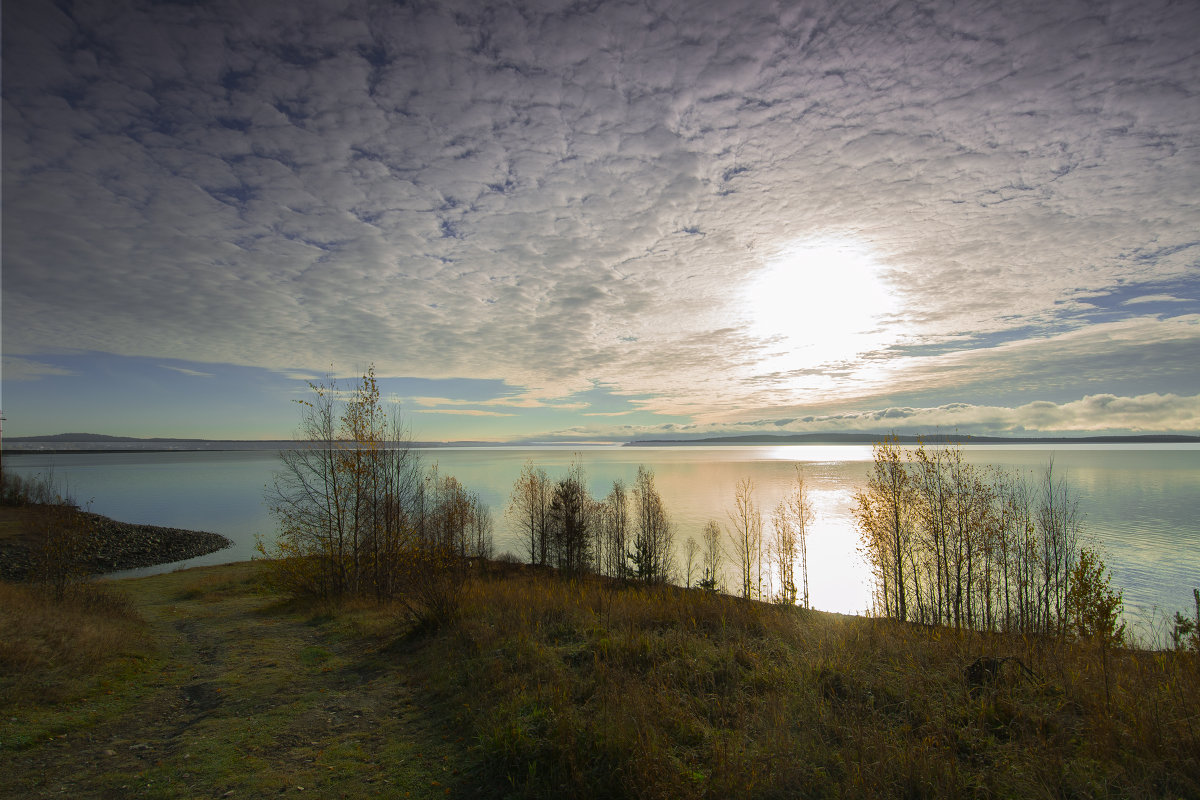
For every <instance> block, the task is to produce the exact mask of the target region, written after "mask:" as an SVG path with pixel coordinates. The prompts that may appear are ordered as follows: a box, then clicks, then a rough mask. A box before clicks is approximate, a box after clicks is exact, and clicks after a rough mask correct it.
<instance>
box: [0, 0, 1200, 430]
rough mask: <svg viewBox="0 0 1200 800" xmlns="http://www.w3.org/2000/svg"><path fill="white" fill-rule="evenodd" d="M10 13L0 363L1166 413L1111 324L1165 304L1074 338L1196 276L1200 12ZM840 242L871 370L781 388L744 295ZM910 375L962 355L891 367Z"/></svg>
mask: <svg viewBox="0 0 1200 800" xmlns="http://www.w3.org/2000/svg"><path fill="white" fill-rule="evenodd" d="M9 10H10V11H12V13H11V14H6V29H7V30H6V33H7V36H6V39H7V41H6V46H5V50H4V60H5V65H4V66H5V97H6V103H7V104H8V105H7V106H6V113H5V175H4V179H5V184H6V194H7V195H8V198H6V200H7V199H11V200H12V201H11V202H7V201H6V203H5V222H6V234H7V235H6V237H5V242H4V248H5V309H4V310H5V314H6V317H7V320H8V321H7V323H6V326H5V335H6V338H5V348H6V350H7V351H9V352H12V353H17V354H23V355H26V356H28V357H29V358H30V359H33V360H36V358H37V354H39V353H43V352H46V351H48V350H51V349H58V348H76V349H78V348H85V349H89V350H98V351H104V352H110V353H117V354H122V355H140V356H149V357H153V358H161V359H167V358H175V359H184V360H189V361H194V362H206V363H231V364H243V365H258V366H263V367H268V368H271V369H275V370H279V371H287V372H289V373H297V374H304V375H307V374H309V373H310V372H317V373H319V372H320V371H321V370H323V369H324V368H326V367H327V365H328V364H330V363H337V364H352V363H357V362H360V361H363V360H374V361H375V363H376V365H377V367H378V371H379V374H380V375H389V376H415V377H422V378H428V379H446V378H455V377H471V378H487V379H493V380H498V381H506V382H508V384H509V385H511V386H518V387H524V388H523V390H522V391H523V394H522V397H523V398H524V399H523V402H526V403H529V404H533V405H536V404H542V403H549V402H550V401H551V400H553V399H555V398H565V397H569V396H571V395H574V394H576V393H579V392H583V391H586V390H587V389H588V388H589V387H590V386H592V385H594V384H595V382H601V383H603V384H605V385H607V386H611V387H614V389H615V390H616V391H619V392H621V393H626V394H630V395H635V396H637V397H638V398H639V399H637V400H635V401H632V402H633V403H634V405H636V406H638V407H639V408H644V409H648V410H652V411H658V412H660V413H678V414H684V415H695V416H696V417H697V418H698V419H700V420H702V421H705V422H707V421H718V420H727V419H733V418H735V417H737V416H738V415H742V414H745V413H746V412H747V410H748V409H763V408H771V407H775V406H780V407H781V408H783V409H784V410H786V409H793V410H795V409H800V410H801V411H803V410H804V409H806V408H807V409H809V410H813V409H815V408H819V407H820V405H821V404H822V403H834V402H841V401H843V400H845V401H847V402H848V401H849V400H851V399H854V398H857V399H858V401H859V402H861V403H867V404H874V403H876V402H877V401H881V400H882V399H883V398H884V396H885V395H888V394H889V393H890V394H896V393H907V396H908V397H909V399H913V398H919V397H920V396H921V393H922V392H925V391H929V392H933V391H938V392H942V393H949V394H951V395H955V396H957V395H956V393H958V392H965V391H976V392H979V391H984V390H985V389H986V388H987V387H989V386H990V387H994V386H995V385H996V384H998V383H1001V382H1003V381H1008V382H1010V383H1018V384H1020V386H1019V387H1017V388H1012V389H1008V390H1006V391H1012V392H1021V391H1029V392H1037V391H1045V392H1047V393H1049V395H1052V396H1053V397H1055V398H1057V402H1064V401H1065V398H1066V397H1067V396H1068V395H1070V394H1071V393H1072V392H1073V393H1074V396H1080V395H1081V393H1083V392H1094V391H1096V390H1098V389H1099V388H1101V386H1100V384H1101V383H1103V382H1104V381H1105V380H1108V379H1110V378H1116V379H1119V380H1121V381H1125V382H1140V383H1141V387H1140V389H1139V388H1132V387H1131V386H1127V387H1125V388H1127V389H1128V391H1130V392H1133V391H1138V392H1141V391H1149V390H1153V391H1158V392H1168V393H1169V392H1170V391H1172V390H1174V391H1186V390H1188V387H1187V385H1186V384H1187V380H1186V379H1185V378H1184V377H1181V376H1180V373H1181V372H1182V371H1183V370H1184V369H1185V368H1186V367H1185V365H1186V364H1189V363H1190V362H1191V361H1192V360H1194V352H1195V350H1194V349H1193V350H1191V353H1192V354H1193V356H1192V357H1191V358H1189V357H1188V355H1187V349H1188V348H1191V347H1194V344H1195V343H1194V335H1193V334H1187V335H1185V334H1184V333H1182V332H1181V331H1182V329H1183V325H1184V324H1185V323H1182V322H1180V321H1179V320H1176V319H1163V318H1158V317H1154V318H1150V317H1145V316H1144V315H1142V314H1139V313H1138V308H1137V307H1138V305H1139V303H1147V302H1150V300H1155V301H1166V300H1167V299H1168V298H1166V297H1161V296H1155V295H1156V293H1155V292H1153V291H1149V290H1148V292H1147V294H1146V295H1145V297H1144V298H1140V299H1134V300H1130V301H1128V302H1127V303H1126V304H1125V306H1124V307H1122V306H1118V309H1120V308H1126V310H1125V311H1123V312H1120V313H1119V315H1118V316H1117V317H1115V318H1114V319H1111V320H1107V321H1106V324H1109V325H1111V326H1115V327H1108V328H1106V329H1104V330H1106V331H1107V332H1108V333H1109V334H1111V335H1112V336H1115V337H1116V338H1115V339H1112V340H1106V339H1104V337H1103V334H1100V333H1098V332H1096V331H1093V332H1092V333H1088V332H1087V330H1088V329H1087V328H1086V327H1085V323H1086V322H1087V321H1088V319H1087V317H1086V315H1087V313H1088V312H1089V309H1091V308H1093V307H1092V306H1089V305H1088V301H1087V299H1086V298H1088V297H1093V298H1094V297H1095V296H1096V295H1097V294H1098V293H1102V292H1104V291H1107V290H1109V289H1111V288H1112V287H1114V286H1117V285H1123V286H1135V287H1136V286H1140V285H1143V284H1144V285H1146V286H1154V285H1161V284H1162V283H1163V282H1164V281H1181V282H1185V283H1186V282H1188V281H1190V282H1191V285H1193V286H1194V285H1195V266H1196V263H1197V262H1196V258H1197V252H1198V250H1197V242H1196V237H1195V231H1196V230H1197V229H1200V208H1198V206H1197V203H1196V201H1195V191H1194V188H1195V186H1196V185H1198V184H1200V162H1198V161H1197V160H1196V159H1195V158H1194V157H1192V156H1191V155H1190V154H1191V153H1193V152H1194V151H1195V147H1196V145H1197V143H1198V142H1200V118H1198V115H1197V114H1196V112H1195V109H1196V108H1197V107H1198V104H1197V99H1198V98H1197V96H1196V94H1197V91H1198V90H1197V89H1196V87H1198V86H1200V61H1198V60H1197V59H1195V58H1192V57H1190V56H1191V55H1192V54H1193V51H1194V43H1193V41H1192V38H1193V37H1192V35H1191V32H1192V31H1194V30H1196V29H1197V26H1198V25H1200V10H1198V9H1197V8H1196V7H1195V6H1194V5H1193V4H1186V3H1185V4H1171V3H1167V2H1150V3H1132V2H1118V3H1115V4H1113V3H1105V4H1103V5H1102V6H1100V5H1096V4H1093V3H1089V2H1082V1H1081V2H1065V3H1034V2H1028V3H1018V4H1016V5H1013V4H1011V3H999V2H994V3H986V2H985V3H980V4H973V5H972V6H971V7H970V8H967V7H964V6H961V5H958V4H954V3H950V2H938V3H935V4H933V5H929V6H922V7H917V6H912V7H897V8H894V9H892V10H891V11H890V12H889V13H888V14H886V15H885V14H881V13H879V12H877V11H876V10H875V8H874V6H871V5H869V4H851V5H849V6H847V5H845V4H835V3H816V4H806V5H804V6H803V7H786V8H780V7H779V6H778V5H777V4H775V3H768V2H765V0H763V1H762V2H757V1H756V2H753V3H751V5H750V6H746V5H745V4H736V5H731V4H728V3H718V2H715V0H714V1H713V2H695V3H687V4H684V5H681V6H679V5H670V4H666V3H659V2H651V3H648V4H645V5H643V6H637V7H634V6H625V5H622V4H615V3H605V4H598V5H595V6H593V7H589V8H586V9H582V8H573V9H572V10H570V11H568V10H565V9H560V8H557V7H554V6H553V5H551V4H542V3H536V2H522V3H519V4H517V5H515V6H510V7H505V8H503V9H502V8H491V7H482V6H478V5H476V4H472V3H465V2H459V3H454V2H452V3H440V4H425V5H420V6H412V7H410V6H400V5H394V6H383V5H376V4H370V3H365V2H353V0H352V1H351V2H347V3H346V4H344V7H342V8H339V9H336V10H335V9H332V8H330V7H327V6H317V7H308V8H302V7H300V6H296V5H294V4H292V3H285V2H263V3H255V4H253V5H252V6H249V7H247V6H243V5H240V4H235V3H230V2H217V3H212V4H205V5H202V6H186V7H180V6H175V5H152V6H150V7H147V8H145V9H133V8H125V9H118V10H109V11H106V12H104V13H101V11H100V10H99V8H98V7H97V8H90V7H89V8H84V7H79V8H77V9H75V10H74V11H71V12H70V13H68V12H67V11H64V10H63V9H62V8H60V7H58V6H56V5H54V4H23V5H22V6H21V7H20V8H14V9H9ZM698 232H701V233H703V235H696V234H697V233H698ZM829 236H840V237H846V238H850V239H853V240H855V241H857V242H860V243H861V244H862V246H863V247H864V248H866V249H868V250H869V251H870V252H871V253H872V254H873V257H874V258H876V259H877V262H878V265H879V272H880V275H881V276H882V277H881V280H882V281H883V283H884V285H885V286H886V289H887V291H888V292H889V293H890V294H891V296H892V297H893V298H894V299H895V301H896V302H895V308H894V309H893V311H892V312H891V313H890V314H889V315H888V316H887V317H886V318H882V319H880V320H879V322H878V325H879V329H878V331H876V332H875V333H873V335H872V341H877V342H879V343H880V344H877V345H875V346H873V347H872V349H871V350H870V351H869V352H864V353H854V354H852V355H850V356H848V357H846V358H844V359H839V363H837V364H829V363H824V362H822V361H820V360H817V361H814V362H812V363H809V362H805V361H804V353H803V352H791V353H790V354H788V359H789V360H788V362H787V364H784V365H781V364H780V362H779V359H780V354H779V349H780V347H779V342H780V341H784V340H786V336H787V333H788V332H787V331H783V330H781V331H779V332H778V333H777V334H775V335H772V333H771V332H770V331H763V330H761V329H759V328H756V327H755V324H754V323H755V319H756V317H755V309H754V308H753V307H748V306H747V304H746V303H745V301H744V294H743V293H742V292H741V289H742V287H745V286H747V285H749V284H750V283H752V282H753V281H754V280H755V278H756V276H758V275H760V274H761V272H762V271H763V269H764V268H765V267H766V265H767V264H769V263H770V262H771V261H772V259H773V258H774V257H775V256H776V255H777V254H778V253H779V252H781V251H783V250H785V249H787V248H789V247H793V246H794V245H795V243H796V242H797V241H800V242H803V241H806V240H814V239H823V238H827V237H829ZM803 287H804V281H803V280H799V281H798V282H797V289H796V291H795V299H794V302H795V309H796V314H797V315H803V314H805V313H806V306H805V303H806V293H805V292H804V288H803ZM1173 296H1179V295H1173ZM781 324H782V323H781ZM1121 325H1128V326H1130V327H1129V328H1128V330H1130V331H1134V330H1136V335H1137V337H1140V338H1139V339H1137V340H1128V341H1125V340H1121V339H1120V336H1121V330H1122V329H1121V328H1120V326H1121ZM1014 332H1025V333H1023V334H1021V335H1020V336H1019V337H1018V338H1019V342H1017V343H1014V344H1011V345H1007V346H997V347H990V348H980V347H976V346H974V345H973V343H977V342H978V341H980V337H984V338H986V337H989V336H996V337H1005V336H1013V335H1015V334H1014ZM1028 332H1033V333H1028ZM876 333H877V334H878V335H875V334H876ZM1155 343H1157V344H1155ZM924 345H952V346H949V347H948V350H947V351H946V352H945V353H943V354H942V355H940V356H938V357H929V358H927V359H924V360H921V359H913V358H901V357H900V356H898V355H897V351H896V350H895V348H897V347H900V346H907V347H920V346H924ZM960 345H961V346H960ZM1158 345H1161V347H1158ZM1088 348H1094V349H1091V350H1089V349H1088ZM1095 348H1098V349H1095ZM1156 348H1157V349H1156ZM797 350H799V348H797ZM1105 353H1109V354H1112V353H1116V354H1117V355H1118V356H1119V358H1118V359H1117V361H1116V362H1111V361H1106V360H1105V358H1104V357H1103V356H1104V354H1105ZM881 365H883V366H881ZM7 376H8V375H7V372H6V377H7ZM1172 381H1174V383H1171V382H1172ZM1067 383H1070V384H1071V385H1066V384H1067ZM1122 385H1123V386H1124V384H1122ZM1193 388H1194V387H1193ZM1122 390H1123V391H1124V389H1122ZM1139 396H1140V395H1139ZM1164 396H1165V395H1164ZM903 399H904V398H901V400H903ZM511 402H512V403H514V404H515V403H516V402H517V401H516V400H515V399H514V400H512V401H511ZM1014 402H1016V401H1015V400H1014ZM897 407H899V406H897ZM1014 407H1015V406H1014ZM781 413H783V412H781ZM786 413H788V414H790V413H791V412H790V411H787V412H786Z"/></svg>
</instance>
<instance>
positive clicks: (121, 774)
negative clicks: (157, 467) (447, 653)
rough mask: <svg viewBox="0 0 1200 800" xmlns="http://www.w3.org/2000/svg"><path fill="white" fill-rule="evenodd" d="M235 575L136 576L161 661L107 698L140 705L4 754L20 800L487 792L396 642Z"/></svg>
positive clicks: (136, 591) (246, 573)
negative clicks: (124, 697) (357, 631)
mask: <svg viewBox="0 0 1200 800" xmlns="http://www.w3.org/2000/svg"><path fill="white" fill-rule="evenodd" d="M224 569H225V571H224V572H220V571H218V570H211V569H210V570H195V571H190V572H189V573H172V574H168V575H160V576H154V577H151V578H143V579H140V580H139V581H136V582H130V588H131V592H132V593H133V595H134V597H135V599H136V601H137V603H138V605H139V608H140V610H141V612H142V614H143V615H144V616H145V617H146V619H147V620H148V622H149V627H150V630H151V634H152V636H153V637H154V639H155V641H156V643H157V645H158V649H159V653H160V657H159V658H158V659H157V660H155V661H154V663H152V664H149V665H148V666H147V667H146V668H145V669H144V670H143V671H142V672H141V673H140V674H138V675H137V676H135V677H133V678H131V679H130V680H129V681H128V682H126V683H123V684H119V685H114V686H113V687H112V688H111V689H109V690H106V691H112V692H126V693H129V697H128V699H129V700H130V701H131V702H130V703H127V704H126V705H127V707H128V709H129V710H128V711H126V712H124V713H122V714H120V715H119V716H115V717H109V718H102V719H100V720H99V721H97V722H96V723H95V724H93V725H91V726H90V727H86V728H84V729H82V730H76V731H68V732H67V733H66V734H65V735H64V736H61V737H56V738H54V739H51V740H49V741H46V742H44V743H38V744H35V745H34V746H33V747H30V748H28V749H26V750H22V751H19V752H17V753H5V754H3V755H2V756H0V757H3V758H4V760H6V761H8V764H4V765H0V767H3V768H4V769H5V771H9V779H15V780H13V782H12V783H11V791H12V796H21V797H60V796H64V795H66V796H72V797H76V798H80V797H262V796H265V795H271V796H278V795H281V794H296V795H301V796H304V797H366V796H375V797H445V796H447V795H449V796H454V797H468V796H483V794H482V792H481V791H480V790H479V789H478V788H477V787H476V786H475V785H474V783H475V782H476V781H474V780H473V778H472V775H471V770H470V769H469V767H468V765H470V764H471V763H472V759H471V754H470V752H469V751H468V749H467V747H466V743H465V742H462V741H459V740H458V739H457V737H456V736H454V735H453V734H452V733H451V732H450V731H451V728H450V727H449V726H448V725H446V724H444V723H443V722H441V721H439V718H438V716H437V711H436V709H433V708H431V707H430V705H429V703H428V702H427V701H425V700H424V699H423V693H422V692H421V691H420V688H419V687H414V686H412V685H411V684H410V682H409V681H408V680H407V679H406V676H405V674H404V668H403V653H396V652H389V651H387V650H386V649H379V648H380V647H381V646H384V645H386V643H387V642H388V641H389V640H388V639H383V638H373V637H371V636H363V635H353V634H352V632H349V631H347V630H346V624H347V623H346V621H345V620H344V619H333V618H330V617H320V616H317V617H314V616H313V614H312V612H309V613H303V612H297V611H294V610H288V609H285V608H282V607H281V606H280V604H279V601H278V600H277V599H276V598H274V597H271V596H269V595H263V594H260V593H258V592H257V591H255V589H254V585H255V584H254V582H253V580H252V574H251V572H252V569H253V567H252V566H250V565H245V566H243V567H241V568H240V569H238V568H224ZM5 784H9V780H5V781H2V782H0V786H3V785H5ZM2 793H3V792H0V794H2Z"/></svg>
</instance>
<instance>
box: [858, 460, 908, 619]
mask: <svg viewBox="0 0 1200 800" xmlns="http://www.w3.org/2000/svg"><path fill="white" fill-rule="evenodd" d="M910 497H911V487H910V483H909V477H908V472H907V470H906V469H905V465H904V463H903V461H902V453H901V450H900V443H899V440H898V439H897V438H896V437H895V436H891V437H888V438H885V439H884V440H883V441H882V442H880V443H878V444H876V445H875V461H874V464H873V467H872V470H871V474H870V476H869V477H868V478H867V488H866V490H865V491H860V492H857V493H856V494H855V500H856V502H857V505H858V508H857V509H855V512H854V514H855V518H856V521H857V523H858V528H859V531H860V533H861V535H862V537H863V543H864V546H865V547H866V548H867V550H868V551H869V552H870V553H871V554H872V564H873V567H874V568H875V570H876V572H877V574H878V575H879V577H880V578H881V581H880V588H881V591H882V600H883V611H884V615H885V616H895V617H897V618H899V619H907V618H908V595H909V585H908V584H909V580H908V570H907V569H905V565H904V559H905V556H906V554H907V551H908V548H909V545H910V541H911V532H912V525H911V519H910V514H909V510H910V508H911V503H910V502H909V500H910Z"/></svg>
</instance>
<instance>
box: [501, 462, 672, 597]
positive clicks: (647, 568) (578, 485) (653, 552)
mask: <svg viewBox="0 0 1200 800" xmlns="http://www.w3.org/2000/svg"><path fill="white" fill-rule="evenodd" d="M508 513H509V518H510V520H511V521H512V522H513V524H514V525H515V526H516V528H517V530H518V531H519V535H520V537H521V539H522V540H523V542H524V547H525V555H526V556H527V558H528V560H529V563H530V564H534V565H540V566H549V567H555V568H557V569H558V570H560V571H562V572H564V573H567V574H578V573H582V572H595V573H598V574H601V575H608V576H610V577H614V578H620V579H637V580H641V581H644V582H647V583H668V582H671V581H673V580H676V579H677V575H676V565H675V558H674V552H673V547H672V545H673V541H674V526H673V525H672V523H671V518H670V515H669V514H668V513H667V509H666V506H665V505H664V503H663V501H662V497H661V495H659V493H658V489H657V488H655V485H654V473H653V472H651V471H650V470H649V469H647V468H646V467H644V466H641V467H638V472H637V478H636V479H635V480H634V483H633V485H632V486H626V484H625V482H624V481H622V480H616V481H613V484H612V489H611V490H610V491H609V493H608V495H607V496H605V497H604V498H603V499H596V498H594V497H592V495H591V494H590V493H589V491H588V488H587V476H586V474H585V472H584V469H583V465H582V464H580V463H579V462H575V463H574V464H572V465H571V467H570V468H569V469H568V470H567V474H566V475H564V476H563V477H561V478H559V479H558V480H555V481H552V480H551V479H550V476H549V475H547V474H546V471H545V470H544V469H542V468H541V467H538V466H536V465H535V464H533V463H532V462H531V463H528V464H526V465H525V468H524V469H523V470H522V472H521V475H520V477H518V478H517V481H516V483H515V484H514V486H513V490H512V496H511V501H510V503H509V507H508Z"/></svg>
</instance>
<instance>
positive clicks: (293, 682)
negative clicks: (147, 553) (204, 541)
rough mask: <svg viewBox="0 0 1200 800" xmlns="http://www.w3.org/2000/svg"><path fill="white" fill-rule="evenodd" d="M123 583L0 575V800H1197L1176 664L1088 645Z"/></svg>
mask: <svg viewBox="0 0 1200 800" xmlns="http://www.w3.org/2000/svg"><path fill="white" fill-rule="evenodd" d="M120 589H121V590H122V591H124V592H125V593H126V594H127V596H128V597H129V603H128V604H123V603H121V602H120V601H119V600H118V601H111V600H102V601H95V600H92V601H87V600H86V599H85V600H80V601H76V603H75V604H74V605H71V604H68V605H66V606H62V607H59V606H51V605H48V604H46V603H45V602H43V601H42V600H41V599H40V598H39V597H37V596H36V595H31V594H29V593H28V592H27V591H26V590H24V589H18V588H13V587H11V586H0V590H2V591H3V592H4V596H3V597H0V625H2V626H3V627H2V630H0V670H2V671H0V706H2V707H0V795H3V796H14V797H15V796H21V797H26V796H29V797H37V796H49V795H51V794H59V793H63V792H67V793H70V794H72V795H75V796H76V797H100V796H113V795H117V794H119V795H122V796H149V797H197V796H199V797H211V796H216V797H220V796H230V797H236V796H243V797H244V796H262V795H264V794H268V793H269V794H272V795H275V794H299V793H301V792H303V795H304V796H308V797H313V796H315V797H342V796H347V797H357V796H381V797H406V796H411V797H445V796H448V795H449V796H454V797H474V796H482V797H498V796H547V797H548V796H563V795H568V796H573V797H613V796H632V797H774V796H780V797H785V796H786V797H796V796H800V797H844V796H877V797H894V796H915V797H919V796H961V795H986V796H1002V797H1007V796H1012V797H1017V796H1019V797H1049V796H1056V797H1062V796H1077V797H1107V796H1113V797H1124V796H1179V797H1195V796H1200V756H1198V754H1200V664H1197V661H1196V659H1195V657H1194V656H1191V655H1184V654H1174V653H1144V652H1140V653H1139V652H1132V651H1120V652H1116V653H1112V654H1110V656H1109V659H1108V664H1107V672H1108V691H1107V692H1106V690H1105V681H1104V672H1103V664H1102V661H1101V659H1100V657H1099V654H1098V652H1096V651H1094V650H1093V649H1091V648H1089V647H1087V646H1082V645H1056V644H1052V643H1046V642H1039V641H1035V640H1024V639H1014V638H1005V637H1001V636H994V635H980V634H962V635H959V634H955V633H953V632H951V631H948V630H944V629H932V628H923V627H918V626H909V625H901V624H897V623H894V622H890V621H883V620H870V619H861V618H851V617H841V616H837V615H829V614H822V613H817V612H803V611H799V610H796V609H781V608H775V607H770V606H764V605H761V604H756V603H747V602H743V601H740V600H736V599H734V598H729V597H724V596H715V595H709V594H705V593H702V592H698V591H686V590H681V589H677V588H671V587H666V588H661V589H648V588H643V587H619V586H616V585H614V584H611V583H603V582H600V581H595V580H583V581H576V582H568V581H564V580H560V579H556V578H555V577H553V576H551V575H548V574H545V573H538V572H534V571H531V570H528V569H520V568H508V569H507V570H506V571H493V572H491V573H490V574H483V575H478V576H476V577H475V578H474V579H473V580H472V581H471V582H469V583H468V585H467V587H466V589H465V594H464V597H463V605H462V612H461V614H460V615H459V617H458V618H457V619H456V620H454V621H453V622H451V623H449V624H447V625H444V626H442V627H440V628H438V629H436V630H426V629H416V628H413V627H412V624H411V623H410V622H409V621H408V620H407V618H406V617H405V615H404V614H403V613H402V611H401V610H400V609H399V607H395V606H373V605H346V606H340V607H338V608H334V609H323V608H320V607H315V606H307V605H303V604H297V603H294V602H289V601H287V600H285V599H284V598H281V597H279V596H276V595H274V594H272V593H271V592H270V591H268V590H266V589H264V588H263V584H262V581H261V580H260V579H259V576H258V567H257V566H256V565H255V564H239V565H230V566H226V567H214V568H203V569H198V570H190V571H187V572H178V573H171V574H168V575H160V576H154V577H151V578H143V579H139V580H134V581H124V582H121V584H120ZM980 656H1013V657H1016V658H1015V659H1014V660H1012V661H1008V662H1006V663H1005V664H1004V665H1003V666H1000V667H998V668H997V669H996V670H995V671H996V673H997V674H995V675H994V676H989V675H986V674H984V675H975V676H974V679H972V677H971V676H969V675H968V673H969V672H970V670H969V666H970V665H971V664H972V663H973V662H975V660H976V659H977V658H979V657H980ZM1018 661H1019V663H1018ZM1026 668H1028V670H1030V671H1031V673H1032V674H1030V673H1027V672H1026ZM301 787H302V788H301Z"/></svg>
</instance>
